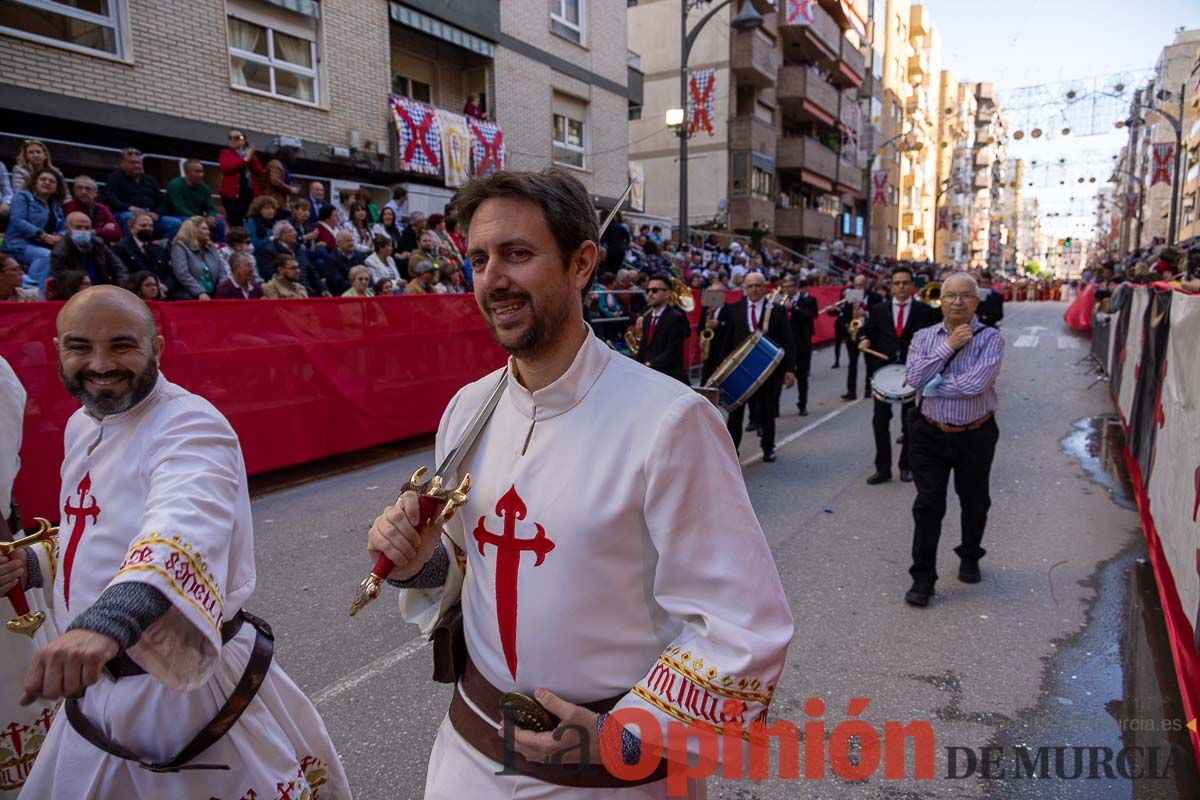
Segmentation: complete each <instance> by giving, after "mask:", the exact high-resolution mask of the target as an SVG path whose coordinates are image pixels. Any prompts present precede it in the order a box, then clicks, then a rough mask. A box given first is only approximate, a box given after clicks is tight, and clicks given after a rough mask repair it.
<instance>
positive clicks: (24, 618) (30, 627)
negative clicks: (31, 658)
mask: <svg viewBox="0 0 1200 800" xmlns="http://www.w3.org/2000/svg"><path fill="white" fill-rule="evenodd" d="M35 521H36V522H37V524H38V531H37V533H34V534H31V535H29V536H26V537H24V538H21V539H17V540H15V541H11V542H0V556H9V555H11V554H12V553H13V552H15V551H17V550H20V549H22V548H25V547H33V546H34V545H36V544H42V543H43V542H50V541H53V539H54V537H55V536H56V535H57V534H58V528H56V527H54V526H53V525H51V524H50V522H49V521H48V520H44V519H42V518H41V517H35ZM8 598H9V601H10V602H11V603H12V604H13V609H14V610H15V611H16V612H17V616H16V617H15V618H13V619H10V620H8V621H7V622H5V623H4V627H6V628H8V629H9V630H10V631H12V632H13V633H19V634H21V635H23V636H28V637H30V638H33V635H34V634H35V633H37V631H38V628H40V627H42V623H43V622H45V621H46V614H45V612H42V611H35V612H33V613H30V612H29V603H28V601H27V600H26V599H25V592H24V590H23V589H22V588H21V587H19V586H18V587H16V588H15V589H13V590H12V592H10V593H9V595H8ZM21 609H24V611H22V610H21Z"/></svg>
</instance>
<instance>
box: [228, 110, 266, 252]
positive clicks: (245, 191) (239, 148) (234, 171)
mask: <svg viewBox="0 0 1200 800" xmlns="http://www.w3.org/2000/svg"><path fill="white" fill-rule="evenodd" d="M217 165H218V166H219V167H220V168H221V192H220V194H221V205H223V206H225V217H226V219H228V220H229V226H230V227H231V228H236V227H238V226H241V225H244V224H245V222H246V214H247V212H248V211H249V209H250V203H252V202H253V201H254V186H255V184H256V183H257V182H261V181H262V178H263V174H264V173H265V172H266V170H264V169H263V165H262V163H261V162H259V160H258V156H257V155H256V154H255V152H254V145H252V144H250V143H249V142H248V141H246V136H245V135H244V134H243V133H242V132H241V131H240V130H237V129H236V128H235V129H233V130H231V131H230V132H229V146H228V147H225V148H222V150H221V153H220V155H218V156H217Z"/></svg>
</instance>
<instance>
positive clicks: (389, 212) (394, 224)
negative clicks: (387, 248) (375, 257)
mask: <svg viewBox="0 0 1200 800" xmlns="http://www.w3.org/2000/svg"><path fill="white" fill-rule="evenodd" d="M371 233H372V234H373V235H374V236H375V237H377V238H378V237H380V236H386V237H387V238H388V239H390V240H391V241H392V252H394V253H398V254H399V255H398V257H399V258H403V259H407V258H408V253H405V252H403V251H401V250H397V249H396V248H398V247H399V246H400V240H401V238H402V237H403V236H404V229H403V228H401V227H400V223H399V221H398V220H397V218H396V212H395V211H394V210H393V209H392V207H391V206H384V207H383V211H380V212H379V222H376V223H375V224H374V225H372V226H371Z"/></svg>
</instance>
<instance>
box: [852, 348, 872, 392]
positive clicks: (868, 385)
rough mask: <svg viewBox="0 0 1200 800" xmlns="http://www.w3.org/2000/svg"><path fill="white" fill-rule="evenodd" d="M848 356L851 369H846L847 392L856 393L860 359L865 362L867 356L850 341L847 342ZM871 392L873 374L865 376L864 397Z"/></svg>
mask: <svg viewBox="0 0 1200 800" xmlns="http://www.w3.org/2000/svg"><path fill="white" fill-rule="evenodd" d="M846 358H847V359H848V360H849V361H850V364H849V369H847V370H846V394H855V388H854V384H856V383H858V362H859V360H860V359H861V360H862V361H864V362H865V361H866V357H865V356H863V354H862V353H860V352H859V351H858V347H857V346H856V345H855V343H854V342H853V341H850V342H847V343H846ZM864 372H865V370H864ZM870 392H871V376H870V375H869V374H868V375H867V376H866V377H864V378H863V390H862V394H863V397H866V396H867V395H868V394H870Z"/></svg>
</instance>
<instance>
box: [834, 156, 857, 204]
mask: <svg viewBox="0 0 1200 800" xmlns="http://www.w3.org/2000/svg"><path fill="white" fill-rule="evenodd" d="M837 183H838V187H839V188H840V189H841V190H842V192H844V193H846V194H855V195H860V196H861V195H862V186H863V170H862V167H860V166H858V165H857V164H847V163H846V162H844V161H842V160H841V159H838V174H837Z"/></svg>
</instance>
